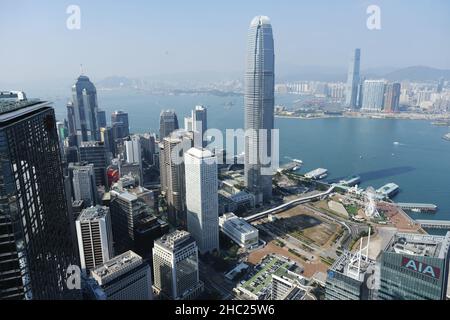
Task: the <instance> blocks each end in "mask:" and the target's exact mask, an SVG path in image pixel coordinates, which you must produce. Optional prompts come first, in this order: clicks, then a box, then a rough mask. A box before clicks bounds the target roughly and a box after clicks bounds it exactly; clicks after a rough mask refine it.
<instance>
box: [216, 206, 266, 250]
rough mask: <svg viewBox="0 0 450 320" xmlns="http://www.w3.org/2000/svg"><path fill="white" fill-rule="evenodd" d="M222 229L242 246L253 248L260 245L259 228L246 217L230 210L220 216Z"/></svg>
mask: <svg viewBox="0 0 450 320" xmlns="http://www.w3.org/2000/svg"><path fill="white" fill-rule="evenodd" d="M219 226H220V230H222V232H223V233H225V234H226V235H227V236H228V237H229V238H230V239H231V240H233V241H234V242H235V243H237V244H238V245H239V246H240V247H242V248H246V249H251V248H255V247H257V246H258V242H259V237H258V229H256V228H255V227H253V226H252V225H251V224H249V223H248V222H247V221H245V220H244V219H242V218H240V217H237V216H236V215H235V214H234V213H232V212H229V213H225V214H224V215H222V216H220V217H219Z"/></svg>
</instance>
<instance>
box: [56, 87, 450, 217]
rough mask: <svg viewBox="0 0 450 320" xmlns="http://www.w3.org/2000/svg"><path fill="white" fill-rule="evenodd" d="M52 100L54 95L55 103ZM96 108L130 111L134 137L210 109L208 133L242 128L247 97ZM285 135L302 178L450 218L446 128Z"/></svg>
mask: <svg viewBox="0 0 450 320" xmlns="http://www.w3.org/2000/svg"><path fill="white" fill-rule="evenodd" d="M69 97H70V91H68V94H67V98H65V97H62V98H61V97H60V98H55V99H52V100H53V101H54V106H55V110H56V115H57V118H58V119H63V118H64V117H65V116H66V108H65V103H66V101H67V99H68V98H69ZM50 99H51V97H50ZM297 99H299V98H298V96H292V95H280V96H277V97H276V104H283V105H285V106H287V107H289V106H291V105H292V104H293V103H294V101H295V100H297ZM98 103H99V107H100V108H101V109H104V110H106V112H107V114H110V113H111V112H112V111H114V110H118V109H121V110H124V111H127V112H128V113H129V121H130V127H131V130H132V132H158V127H159V113H160V111H161V109H174V110H175V111H176V112H177V114H178V120H179V123H180V126H183V118H184V117H185V116H188V115H189V114H190V110H192V108H193V107H194V106H195V105H197V104H202V105H205V106H206V107H208V127H210V128H217V129H220V130H224V129H227V128H234V129H236V128H242V127H243V124H244V111H243V97H241V96H228V97H218V96H212V95H173V96H170V95H150V94H148V93H142V92H133V91H99V92H98ZM275 126H276V127H277V128H279V129H280V161H281V162H288V161H290V160H291V159H301V160H303V162H304V167H303V168H302V172H306V171H308V170H312V169H315V168H318V167H323V168H327V169H328V170H329V176H328V178H327V179H328V180H339V179H341V178H346V177H348V176H351V175H354V174H358V175H360V176H361V178H362V184H361V185H362V186H363V187H367V186H373V187H375V188H379V187H381V186H382V185H384V184H385V183H388V182H395V183H396V184H398V185H399V186H400V188H401V190H400V193H399V194H398V195H397V196H396V198H395V200H396V201H398V202H426V203H434V204H436V205H438V207H439V210H438V212H437V213H436V214H423V213H419V214H415V213H412V214H411V216H412V217H413V218H422V219H442V220H444V219H445V220H450V142H449V141H446V140H444V139H442V136H443V135H444V134H445V133H446V132H448V128H446V127H438V126H433V125H432V124H431V123H430V122H429V121H414V120H380V119H349V118H330V119H314V120H300V119H287V118H276V120H275Z"/></svg>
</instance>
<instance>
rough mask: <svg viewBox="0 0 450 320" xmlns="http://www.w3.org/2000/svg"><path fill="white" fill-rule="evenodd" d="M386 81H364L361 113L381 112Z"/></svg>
mask: <svg viewBox="0 0 450 320" xmlns="http://www.w3.org/2000/svg"><path fill="white" fill-rule="evenodd" d="M385 87H386V81H384V80H365V81H364V85H363V99H362V108H361V110H362V111H366V112H379V111H381V110H383V102H384V91H385Z"/></svg>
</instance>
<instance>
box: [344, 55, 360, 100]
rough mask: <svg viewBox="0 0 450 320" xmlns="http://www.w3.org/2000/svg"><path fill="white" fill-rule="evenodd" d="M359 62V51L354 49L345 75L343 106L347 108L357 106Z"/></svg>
mask: <svg viewBox="0 0 450 320" xmlns="http://www.w3.org/2000/svg"><path fill="white" fill-rule="evenodd" d="M360 60H361V49H355V52H354V53H353V55H352V59H351V60H350V65H349V67H348V74H347V86H346V90H345V91H346V93H345V105H346V106H347V107H349V108H353V109H354V108H356V107H357V105H358V85H359V77H360V75H359V69H360Z"/></svg>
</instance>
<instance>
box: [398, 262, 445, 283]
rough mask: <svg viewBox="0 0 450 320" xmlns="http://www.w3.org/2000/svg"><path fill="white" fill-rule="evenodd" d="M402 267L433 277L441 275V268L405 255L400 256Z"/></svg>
mask: <svg viewBox="0 0 450 320" xmlns="http://www.w3.org/2000/svg"><path fill="white" fill-rule="evenodd" d="M402 267H404V268H406V269H409V270H412V271H415V272H418V273H421V274H424V275H426V276H430V277H432V278H434V279H439V278H440V276H441V269H439V268H437V267H433V266H429V265H427V264H425V263H423V262H420V261H416V260H414V259H411V258H407V257H402Z"/></svg>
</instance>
